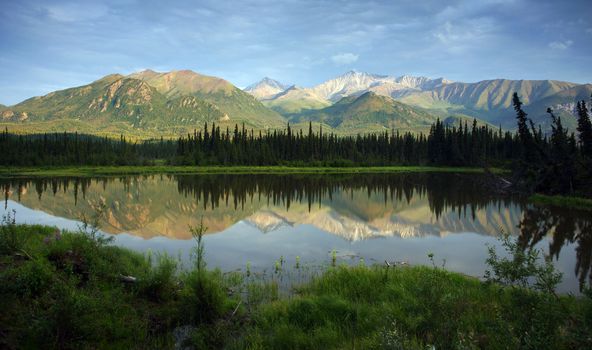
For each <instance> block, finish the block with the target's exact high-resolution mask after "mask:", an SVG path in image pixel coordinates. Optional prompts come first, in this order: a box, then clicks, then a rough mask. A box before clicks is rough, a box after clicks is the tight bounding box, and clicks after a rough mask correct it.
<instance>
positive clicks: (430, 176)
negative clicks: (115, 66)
mask: <svg viewBox="0 0 592 350" xmlns="http://www.w3.org/2000/svg"><path fill="white" fill-rule="evenodd" d="M482 183H483V181H482V177H481V175H475V174H470V175H469V174H450V173H399V174H393V173H391V174H338V175H336V174H331V175H296V174H293V175H285V174H284V175H262V174H257V175H228V174H216V175H179V176H174V175H151V176H123V177H99V178H35V179H25V178H18V179H17V178H15V179H2V180H0V185H1V186H2V188H3V189H4V193H5V202H4V206H3V213H4V214H5V215H6V213H8V212H12V211H13V210H14V211H16V221H17V222H18V223H38V224H44V225H52V226H57V227H59V228H64V229H77V227H78V225H79V224H80V218H81V217H82V216H83V215H87V216H92V215H93V213H94V211H95V209H94V208H96V207H97V206H98V205H99V204H100V203H105V204H106V211H105V215H104V218H103V219H102V220H101V224H100V228H101V230H102V231H103V232H104V233H106V234H108V235H113V236H114V237H115V241H114V244H117V245H121V246H125V247H129V248H131V249H134V250H138V251H142V252H147V251H151V252H153V253H157V252H166V253H168V254H169V255H172V256H175V257H177V256H178V257H179V259H180V260H181V261H184V262H186V263H187V262H188V261H189V256H190V252H191V249H192V247H193V246H194V241H193V240H192V237H191V234H190V231H189V226H190V225H192V226H196V225H198V224H199V223H200V221H202V220H203V224H204V225H205V226H206V227H207V231H206V232H207V234H206V236H205V238H204V241H205V246H206V259H207V264H208V267H210V268H215V267H218V268H220V269H222V270H224V271H234V270H243V271H244V270H245V269H246V266H247V265H249V266H250V269H252V270H253V271H259V272H261V273H263V272H268V271H272V270H273V269H274V266H275V264H276V261H280V260H283V261H285V264H286V265H287V266H293V265H294V264H295V261H296V259H297V257H298V258H299V259H300V261H301V264H303V265H309V266H318V265H323V264H329V263H331V262H332V259H333V255H335V257H336V259H337V263H348V264H358V263H361V260H363V263H365V264H372V263H378V264H384V262H385V261H389V262H391V263H403V264H412V265H414V264H424V265H432V264H435V265H437V266H445V268H446V269H449V270H452V271H457V272H461V273H464V274H467V275H471V276H476V277H482V276H483V274H484V271H485V269H486V265H485V259H486V258H487V246H488V245H490V246H495V247H497V250H498V252H501V249H502V248H501V247H500V243H499V241H498V236H499V235H500V234H502V232H507V233H510V234H511V235H513V236H516V237H518V239H519V242H520V244H521V245H522V246H524V247H537V248H539V249H543V250H544V252H545V253H546V254H550V255H551V256H552V258H553V261H554V263H555V264H556V266H557V268H558V269H559V270H560V271H562V272H563V275H564V276H563V282H562V283H561V285H560V286H559V291H560V292H563V293H568V292H571V293H574V294H577V293H578V292H579V289H580V286H581V285H582V284H585V283H589V281H590V276H592V275H591V274H590V266H591V265H592V259H591V255H592V218H591V215H590V213H589V212H588V213H586V212H583V211H577V210H571V209H569V210H566V209H561V208H555V207H549V206H542V205H533V204H528V203H527V202H526V201H525V199H524V198H520V197H516V196H501V195H496V194H493V193H490V191H488V190H486V189H485V188H484V187H483V186H482V185H481V184H482ZM429 253H433V254H434V257H433V262H432V261H431V260H430V259H429V258H428V254H429Z"/></svg>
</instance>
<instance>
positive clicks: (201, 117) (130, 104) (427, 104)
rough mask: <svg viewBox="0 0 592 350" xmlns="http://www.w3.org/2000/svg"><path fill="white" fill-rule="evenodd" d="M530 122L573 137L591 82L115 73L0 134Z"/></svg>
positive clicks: (36, 104) (10, 117)
mask: <svg viewBox="0 0 592 350" xmlns="http://www.w3.org/2000/svg"><path fill="white" fill-rule="evenodd" d="M514 92H517V93H518V94H519V96H520V98H521V100H522V101H523V102H524V108H525V110H526V111H527V112H528V113H529V116H530V117H531V118H532V119H533V120H534V121H535V123H537V124H541V125H542V126H543V128H545V129H548V128H549V117H548V116H547V115H546V109H547V107H551V108H553V109H554V110H555V111H556V112H557V114H559V115H561V116H562V118H563V121H564V124H565V125H566V126H567V127H568V128H569V129H570V130H575V127H576V118H575V103H576V101H577V100H582V99H586V100H587V99H588V98H589V97H590V95H591V94H592V84H576V83H571V82H562V81H555V80H507V79H494V80H484V81H480V82H475V83H464V82H453V81H450V80H447V79H445V78H435V79H432V78H427V77H415V76H409V75H403V76H398V77H395V76H388V75H376V74H368V73H363V72H356V71H350V72H347V73H345V74H343V75H341V76H339V77H336V78H334V79H330V80H328V81H325V82H323V83H321V84H318V85H316V86H313V87H309V88H306V87H299V86H295V85H291V84H285V83H281V82H279V81H277V80H274V79H271V78H264V79H263V80H261V81H259V82H257V83H255V84H252V85H250V86H248V87H247V88H245V89H244V90H241V89H239V88H238V87H236V86H234V85H232V84H231V83H229V82H228V81H226V80H224V79H221V78H217V77H211V76H206V75H202V74H198V73H195V72H193V71H190V70H179V71H171V72H162V73H161V72H155V71H152V70H144V71H141V72H136V73H133V74H130V75H125V76H124V75H120V74H112V75H108V76H105V77H103V78H101V79H99V80H97V81H94V82H92V83H90V84H87V85H84V86H79V87H74V88H70V89H65V90H60V91H55V92H51V93H49V94H47V95H45V96H40V97H33V98H30V99H27V100H25V101H23V102H21V103H18V104H16V105H13V106H4V105H0V126H2V127H7V128H8V129H9V130H11V131H15V132H25V133H32V132H54V131H55V132H62V131H78V132H85V133H92V134H101V135H119V134H126V135H133V136H135V137H141V138H145V137H159V136H165V137H174V136H178V135H183V134H186V133H188V132H191V131H193V130H194V129H200V128H202V127H203V124H204V123H206V122H207V123H212V122H215V123H216V124H217V125H220V126H221V127H222V128H225V127H230V128H233V127H234V125H235V124H242V123H244V124H245V126H246V127H247V128H253V129H256V130H269V129H281V128H285V126H286V124H287V123H288V122H290V123H291V124H292V126H293V128H294V129H299V128H300V129H303V128H308V123H309V122H313V123H315V126H316V125H317V123H318V124H322V125H323V127H326V128H327V131H333V132H335V133H338V134H356V133H364V132H375V131H384V130H390V129H392V128H396V129H399V130H401V131H420V132H426V131H427V130H429V126H430V125H431V124H432V123H433V122H434V121H435V120H436V119H437V118H440V119H441V120H445V121H446V122H447V123H448V124H453V123H457V122H458V121H461V120H464V121H467V120H472V119H473V118H476V119H478V121H479V122H480V123H486V124H490V125H495V126H496V127H497V126H501V127H503V128H505V129H513V128H514V127H515V114H514V111H513V109H512V105H511V99H512V94H513V93H514Z"/></svg>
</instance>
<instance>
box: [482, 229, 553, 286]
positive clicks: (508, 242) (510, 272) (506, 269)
mask: <svg viewBox="0 0 592 350" xmlns="http://www.w3.org/2000/svg"><path fill="white" fill-rule="evenodd" d="M501 242H502V246H503V247H504V249H505V250H506V254H507V255H508V257H500V256H499V255H498V253H497V252H496V249H495V247H493V246H490V247H488V253H489V257H488V258H487V260H486V262H487V265H489V267H490V268H491V270H487V271H485V278H486V279H487V281H489V282H495V283H499V284H502V285H506V286H517V287H521V288H533V289H535V290H538V291H540V292H545V293H552V294H553V293H555V288H556V286H557V285H558V284H559V283H560V282H561V278H562V274H561V273H560V272H558V271H556V270H555V267H554V265H553V262H552V261H551V259H550V258H546V259H544V262H543V263H542V264H541V261H540V260H541V254H542V251H541V250H539V249H536V248H524V247H522V246H520V245H519V244H518V241H517V240H514V239H512V238H511V237H510V235H507V234H502V237H501Z"/></svg>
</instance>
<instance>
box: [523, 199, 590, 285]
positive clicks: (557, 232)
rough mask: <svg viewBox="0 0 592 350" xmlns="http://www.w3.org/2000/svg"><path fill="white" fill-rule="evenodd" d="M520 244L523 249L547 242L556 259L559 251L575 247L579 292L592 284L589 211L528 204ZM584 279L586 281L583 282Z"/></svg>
mask: <svg viewBox="0 0 592 350" xmlns="http://www.w3.org/2000/svg"><path fill="white" fill-rule="evenodd" d="M519 228H520V237H519V243H520V245H521V246H522V247H523V248H524V249H528V248H532V247H534V246H535V245H536V244H537V243H539V242H540V241H541V240H542V239H543V238H545V237H550V238H551V239H549V254H550V256H551V257H553V258H555V259H559V254H560V253H561V249H562V248H563V247H564V246H566V245H567V244H576V248H575V251H576V266H575V271H574V272H575V274H576V276H577V277H578V281H579V284H580V290H581V289H582V288H583V287H584V286H585V285H586V282H588V284H590V283H591V282H592V271H591V269H590V267H591V264H592V217H591V215H590V212H586V211H581V210H574V209H567V208H560V207H552V206H543V205H528V206H526V208H525V210H524V214H523V218H522V221H521V222H520V225H519ZM586 280H587V281H586Z"/></svg>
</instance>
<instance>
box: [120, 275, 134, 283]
mask: <svg viewBox="0 0 592 350" xmlns="http://www.w3.org/2000/svg"><path fill="white" fill-rule="evenodd" d="M119 280H120V281H121V282H123V283H129V284H133V283H136V282H138V279H137V278H136V277H134V276H125V275H119Z"/></svg>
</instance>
